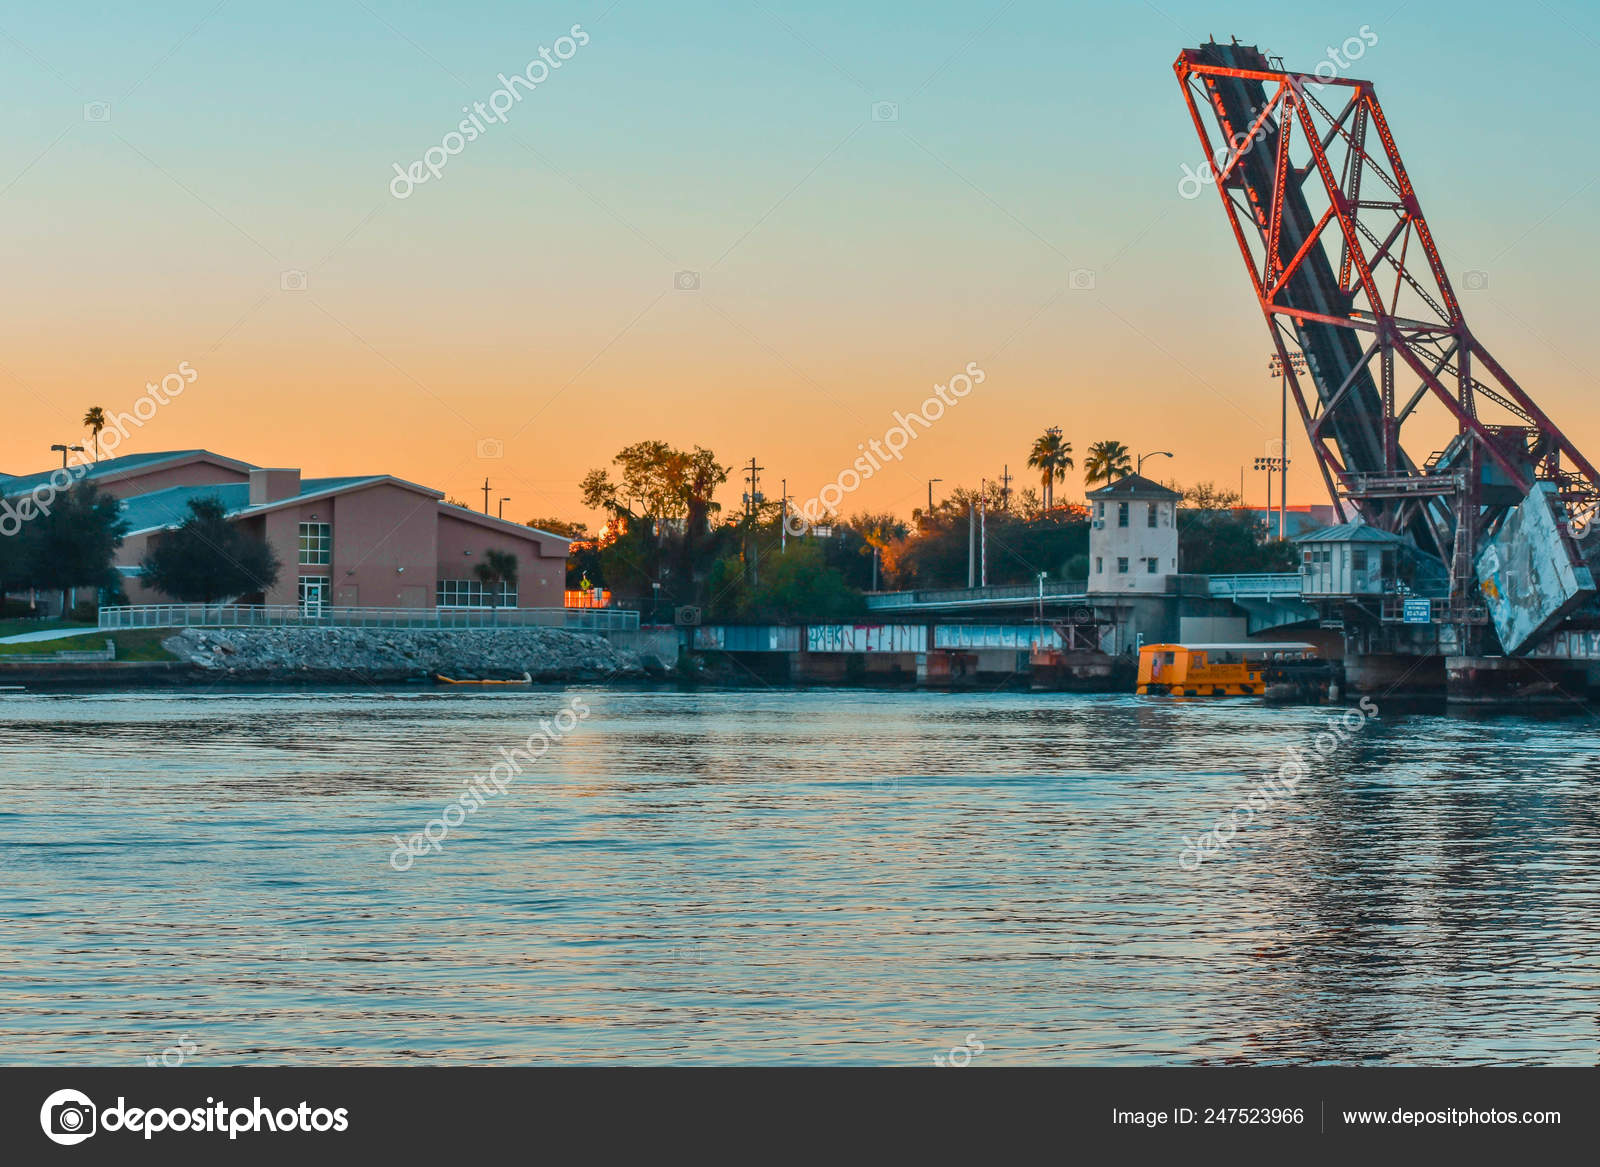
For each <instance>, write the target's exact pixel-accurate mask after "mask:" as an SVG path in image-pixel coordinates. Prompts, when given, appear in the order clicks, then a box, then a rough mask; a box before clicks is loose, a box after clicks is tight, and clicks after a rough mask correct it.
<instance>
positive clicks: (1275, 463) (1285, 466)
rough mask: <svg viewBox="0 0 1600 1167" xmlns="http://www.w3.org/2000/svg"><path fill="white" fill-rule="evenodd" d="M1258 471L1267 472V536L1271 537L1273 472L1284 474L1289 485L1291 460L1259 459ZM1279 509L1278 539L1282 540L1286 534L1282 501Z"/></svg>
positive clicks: (1257, 462)
mask: <svg viewBox="0 0 1600 1167" xmlns="http://www.w3.org/2000/svg"><path fill="white" fill-rule="evenodd" d="M1256 469H1257V470H1265V471H1266V472H1267V534H1268V535H1270V534H1272V472H1273V471H1274V470H1276V471H1279V472H1280V473H1282V475H1283V478H1284V481H1285V482H1286V483H1287V482H1288V478H1289V459H1287V458H1274V457H1267V458H1257V459H1256ZM1285 489H1287V487H1285ZM1279 508H1280V509H1279V511H1278V538H1280V539H1282V538H1284V532H1283V518H1284V512H1283V510H1282V502H1281V501H1280V503H1279Z"/></svg>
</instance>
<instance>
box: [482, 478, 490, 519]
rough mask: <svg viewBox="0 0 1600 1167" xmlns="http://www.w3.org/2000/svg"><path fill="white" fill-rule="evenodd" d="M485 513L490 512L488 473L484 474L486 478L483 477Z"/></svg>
mask: <svg viewBox="0 0 1600 1167" xmlns="http://www.w3.org/2000/svg"><path fill="white" fill-rule="evenodd" d="M483 513H484V514H488V513H489V477H488V475H484V479H483Z"/></svg>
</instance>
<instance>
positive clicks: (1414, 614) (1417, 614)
mask: <svg viewBox="0 0 1600 1167" xmlns="http://www.w3.org/2000/svg"><path fill="white" fill-rule="evenodd" d="M1402 616H1403V619H1404V621H1405V622H1406V623H1407V624H1432V623H1433V601H1432V600H1407V601H1406V604H1405V611H1404V613H1403V614H1402Z"/></svg>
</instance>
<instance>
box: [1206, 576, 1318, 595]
mask: <svg viewBox="0 0 1600 1167" xmlns="http://www.w3.org/2000/svg"><path fill="white" fill-rule="evenodd" d="M1301 583H1302V581H1301V578H1300V573H1299V572H1259V573H1255V574H1248V575H1209V576H1207V577H1206V588H1207V590H1208V591H1209V592H1210V593H1211V594H1212V595H1213V596H1298V595H1299V594H1300V591H1301Z"/></svg>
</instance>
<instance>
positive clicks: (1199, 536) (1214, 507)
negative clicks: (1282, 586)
mask: <svg viewBox="0 0 1600 1167" xmlns="http://www.w3.org/2000/svg"><path fill="white" fill-rule="evenodd" d="M1178 564H1179V566H1180V567H1181V568H1182V569H1183V570H1184V571H1186V572H1193V573H1195V574H1197V575H1237V574H1242V573H1248V572H1268V571H1293V570H1294V569H1295V551H1294V545H1293V544H1292V543H1290V542H1288V541H1287V540H1284V539H1271V538H1269V537H1268V534H1267V525H1266V524H1265V523H1263V522H1262V521H1261V520H1260V519H1258V518H1257V517H1256V516H1255V515H1254V514H1252V513H1251V512H1249V511H1246V510H1242V509H1239V495H1238V492H1236V491H1231V490H1227V489H1226V488H1223V487H1218V486H1216V485H1215V484H1214V483H1211V482H1202V483H1200V484H1198V485H1197V486H1193V487H1190V488H1189V489H1187V490H1185V491H1184V492H1183V503H1182V505H1181V506H1180V507H1179V508H1178Z"/></svg>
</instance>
